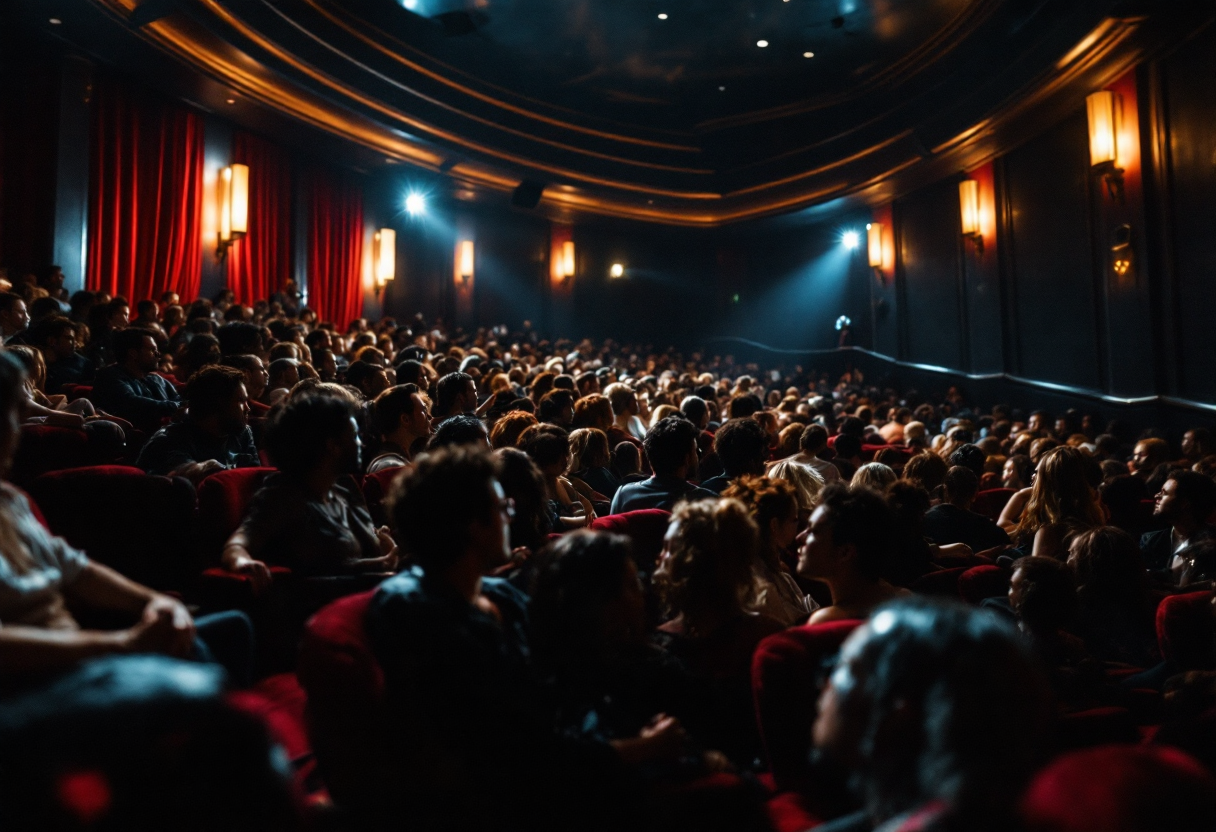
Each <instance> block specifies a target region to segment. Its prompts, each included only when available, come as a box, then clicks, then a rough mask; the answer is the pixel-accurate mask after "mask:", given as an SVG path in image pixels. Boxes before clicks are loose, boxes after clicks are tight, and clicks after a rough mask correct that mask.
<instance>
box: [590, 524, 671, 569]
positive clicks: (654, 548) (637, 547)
mask: <svg viewBox="0 0 1216 832" xmlns="http://www.w3.org/2000/svg"><path fill="white" fill-rule="evenodd" d="M670 520H671V512H669V511H663V510H662V509H659V508H643V509H638V510H637V511H626V512H625V513H624V514H609V515H606V516H604V517H597V518H596V519H595V520H593V521H592V523H591V528H592V530H593V531H597V532H612V533H614V534H623V535H625V537H628V538H629V540H630V541H631V542H632V543H633V559H634V561H635V562H636V563H637V565H638V569H640V570H642V571H643V572H653V571H654V567H655V564H656V563H657V562H658V560H659V553H660V552H661V551H663V536H664V535H665V534H667V523H668V522H669V521H670Z"/></svg>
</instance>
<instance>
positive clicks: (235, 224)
mask: <svg viewBox="0 0 1216 832" xmlns="http://www.w3.org/2000/svg"><path fill="white" fill-rule="evenodd" d="M216 198H217V201H218V203H219V205H218V206H217V207H218V213H219V234H218V238H219V239H218V240H217V241H216V248H215V254H216V256H217V257H223V256H224V255H225V254H227V253H228V247H229V246H231V245H232V244H233V243H234V242H236V241H237V240H239V239H241V238H242V237H244V236H245V234H246V233H247V232H248V231H249V166H248V165H229V166H228V167H226V168H224V169H223V170H221V171H220V176H219V180H218V182H217V187H216Z"/></svg>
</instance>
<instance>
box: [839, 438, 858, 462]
mask: <svg viewBox="0 0 1216 832" xmlns="http://www.w3.org/2000/svg"><path fill="white" fill-rule="evenodd" d="M833 448H834V449H835V451H836V456H838V457H840V458H841V459H846V460H847V459H852V458H853V457H855V456H860V455H861V440H860V439H859V438H857V436H856V435H855V434H852V433H842V434H840V435H839V436H837V437H836V444H835V445H834V446H833Z"/></svg>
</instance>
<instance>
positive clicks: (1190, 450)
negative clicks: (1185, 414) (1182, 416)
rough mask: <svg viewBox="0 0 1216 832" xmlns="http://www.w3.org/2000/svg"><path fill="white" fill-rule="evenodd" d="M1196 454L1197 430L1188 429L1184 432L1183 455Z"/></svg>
mask: <svg viewBox="0 0 1216 832" xmlns="http://www.w3.org/2000/svg"><path fill="white" fill-rule="evenodd" d="M1194 454H1195V432H1194V431H1191V430H1188V431H1187V432H1186V433H1184V434H1182V455H1183V456H1185V457H1190V456H1193V455H1194Z"/></svg>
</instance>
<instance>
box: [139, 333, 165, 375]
mask: <svg viewBox="0 0 1216 832" xmlns="http://www.w3.org/2000/svg"><path fill="white" fill-rule="evenodd" d="M138 360H139V369H140V370H142V371H143V372H145V373H150V372H152V371H154V370H155V369H156V368H157V367H158V366H160V350H159V349H157V346H156V339H155V338H153V337H152V336H151V335H145V336H144V337H143V338H142V339H141V340H140V342H139V353H138Z"/></svg>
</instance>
